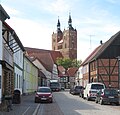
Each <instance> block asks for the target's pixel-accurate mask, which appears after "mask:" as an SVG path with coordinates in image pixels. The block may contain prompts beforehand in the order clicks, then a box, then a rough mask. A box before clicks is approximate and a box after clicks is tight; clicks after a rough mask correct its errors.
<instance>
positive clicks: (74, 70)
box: [67, 67, 78, 77]
mask: <svg viewBox="0 0 120 115" xmlns="http://www.w3.org/2000/svg"><path fill="white" fill-rule="evenodd" d="M77 70H78V68H77V67H71V68H68V70H67V73H68V75H69V77H75V73H76V71H77Z"/></svg>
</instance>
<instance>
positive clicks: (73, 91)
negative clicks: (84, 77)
mask: <svg viewBox="0 0 120 115" xmlns="http://www.w3.org/2000/svg"><path fill="white" fill-rule="evenodd" d="M83 88H84V87H83V86H74V87H72V88H70V91H69V92H70V93H71V94H73V95H75V94H76V95H78V94H80V92H81V90H82V89H83Z"/></svg>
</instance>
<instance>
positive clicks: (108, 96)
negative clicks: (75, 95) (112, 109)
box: [95, 89, 119, 105]
mask: <svg viewBox="0 0 120 115" xmlns="http://www.w3.org/2000/svg"><path fill="white" fill-rule="evenodd" d="M95 102H96V103H100V104H101V105H103V104H105V103H107V104H108V103H109V104H111V103H115V104H116V105H119V96H118V92H117V90H115V89H103V90H100V91H98V92H97V95H96V99H95Z"/></svg>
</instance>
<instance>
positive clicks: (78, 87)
mask: <svg viewBox="0 0 120 115" xmlns="http://www.w3.org/2000/svg"><path fill="white" fill-rule="evenodd" d="M82 88H83V87H82V86H76V87H75V89H82Z"/></svg>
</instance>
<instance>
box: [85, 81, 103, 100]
mask: <svg viewBox="0 0 120 115" xmlns="http://www.w3.org/2000/svg"><path fill="white" fill-rule="evenodd" d="M101 89H105V85H104V84H103V83H99V82H92V83H88V84H87V85H86V87H85V90H84V98H86V99H87V100H88V101H89V100H90V99H91V100H95V98H96V93H97V92H98V91H99V90H101Z"/></svg>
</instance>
